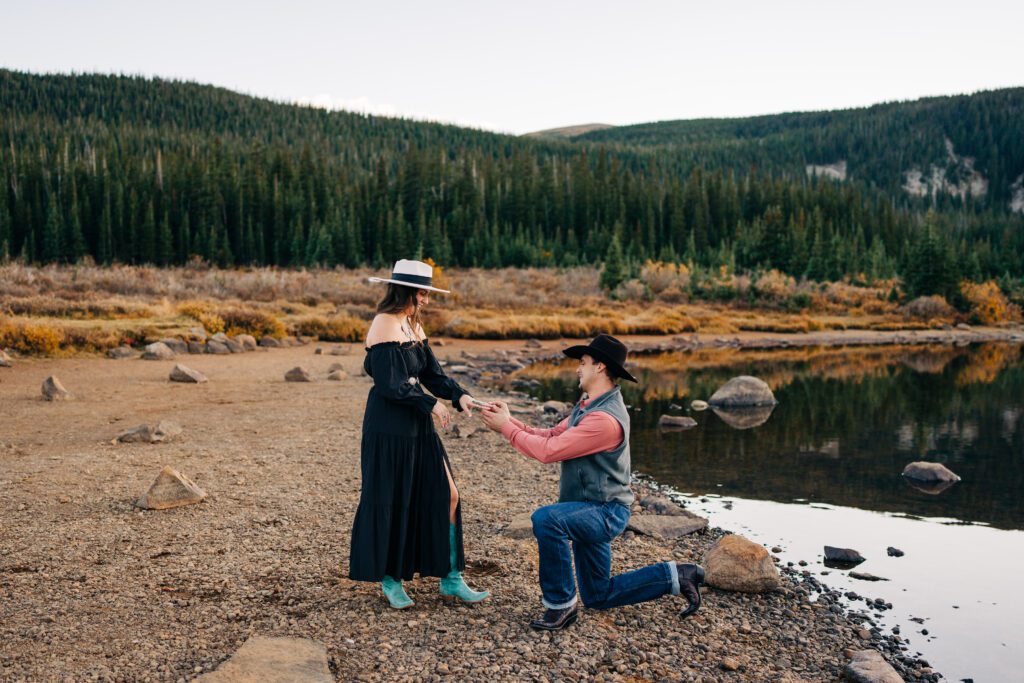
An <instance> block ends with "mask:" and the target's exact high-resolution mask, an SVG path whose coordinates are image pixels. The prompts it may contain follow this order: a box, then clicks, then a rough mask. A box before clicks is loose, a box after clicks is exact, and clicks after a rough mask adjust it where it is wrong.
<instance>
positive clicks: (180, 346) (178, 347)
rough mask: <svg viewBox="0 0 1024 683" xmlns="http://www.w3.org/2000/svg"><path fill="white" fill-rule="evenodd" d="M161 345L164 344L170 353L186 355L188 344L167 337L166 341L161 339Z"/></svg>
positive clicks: (181, 340)
mask: <svg viewBox="0 0 1024 683" xmlns="http://www.w3.org/2000/svg"><path fill="white" fill-rule="evenodd" d="M160 343H161V344H164V345H165V346H167V348H169V349H170V350H171V351H174V352H175V353H188V342H186V341H185V340H183V339H178V338H177V337H168V338H167V339H161V340H160Z"/></svg>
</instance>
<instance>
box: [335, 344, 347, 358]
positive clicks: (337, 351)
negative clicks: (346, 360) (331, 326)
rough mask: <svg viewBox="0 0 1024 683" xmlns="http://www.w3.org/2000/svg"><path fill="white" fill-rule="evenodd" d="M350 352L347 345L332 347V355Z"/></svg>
mask: <svg viewBox="0 0 1024 683" xmlns="http://www.w3.org/2000/svg"><path fill="white" fill-rule="evenodd" d="M348 354H349V348H348V347H347V346H336V347H334V348H333V349H331V355H332V356H347V355H348Z"/></svg>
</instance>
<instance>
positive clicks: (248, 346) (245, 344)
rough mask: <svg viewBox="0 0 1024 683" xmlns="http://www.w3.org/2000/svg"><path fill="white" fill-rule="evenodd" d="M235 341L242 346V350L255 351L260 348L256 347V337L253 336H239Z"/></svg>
mask: <svg viewBox="0 0 1024 683" xmlns="http://www.w3.org/2000/svg"><path fill="white" fill-rule="evenodd" d="M235 341H237V342H238V343H239V344H241V345H242V348H243V349H245V350H246V351H255V350H256V349H257V348H259V347H258V346H256V337H254V336H252V335H251V334H240V335H237V336H236V337H235Z"/></svg>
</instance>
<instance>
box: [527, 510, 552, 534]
mask: <svg viewBox="0 0 1024 683" xmlns="http://www.w3.org/2000/svg"><path fill="white" fill-rule="evenodd" d="M553 507H554V506H553V505H545V506H544V507H542V508H537V509H536V510H534V511H533V514H532V515H530V522H532V523H533V533H534V535H535V536H536V535H537V534H538V533H543V532H544V531H547V530H548V529H550V528H551V525H552V523H553V521H554V517H553V515H552V514H551V513H552V512H553V509H552V508H553Z"/></svg>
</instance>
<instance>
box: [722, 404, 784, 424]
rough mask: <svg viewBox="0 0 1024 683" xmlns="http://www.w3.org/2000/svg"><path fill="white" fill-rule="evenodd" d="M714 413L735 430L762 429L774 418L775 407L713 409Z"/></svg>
mask: <svg viewBox="0 0 1024 683" xmlns="http://www.w3.org/2000/svg"><path fill="white" fill-rule="evenodd" d="M711 410H712V412H714V413H715V415H717V416H718V419H720V420H721V421H722V422H724V423H725V424H727V425H729V426H730V427H732V428H733V429H753V428H754V427H760V426H761V425H763V424H764V423H765V422H767V421H768V418H769V417H771V416H772V411H773V410H775V406H753V407H750V408H712V409H711Z"/></svg>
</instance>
